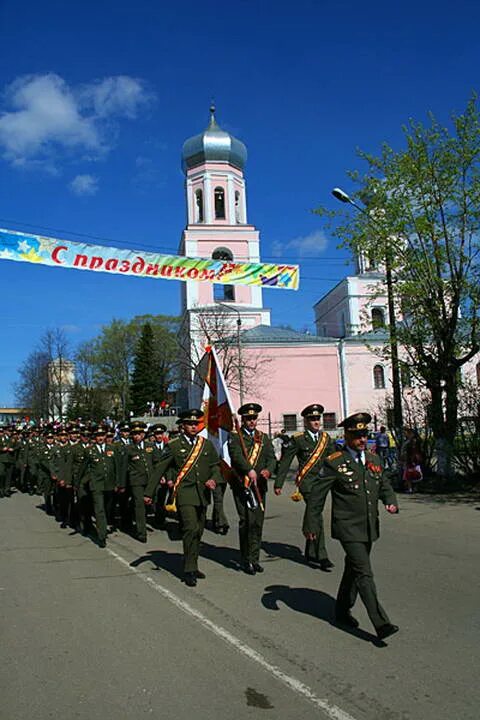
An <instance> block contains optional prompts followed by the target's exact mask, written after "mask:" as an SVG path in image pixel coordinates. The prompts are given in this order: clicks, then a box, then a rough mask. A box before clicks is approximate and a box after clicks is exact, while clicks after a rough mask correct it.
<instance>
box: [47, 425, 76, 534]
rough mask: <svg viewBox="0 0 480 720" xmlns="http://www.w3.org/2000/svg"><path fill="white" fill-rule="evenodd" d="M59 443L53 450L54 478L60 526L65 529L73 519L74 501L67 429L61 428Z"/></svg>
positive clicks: (51, 458)
mask: <svg viewBox="0 0 480 720" xmlns="http://www.w3.org/2000/svg"><path fill="white" fill-rule="evenodd" d="M57 440H58V442H57V444H56V445H55V447H54V449H53V450H52V452H51V456H50V467H51V472H52V479H53V480H55V482H56V489H55V495H56V510H57V513H58V517H57V519H58V520H59V521H60V527H61V528H63V529H65V528H66V527H67V525H68V524H69V523H70V521H71V512H72V502H73V479H72V453H71V446H70V445H69V444H68V435H67V432H66V430H64V429H63V428H60V430H59V431H58V433H57Z"/></svg>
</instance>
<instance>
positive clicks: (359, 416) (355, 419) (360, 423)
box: [338, 412, 372, 436]
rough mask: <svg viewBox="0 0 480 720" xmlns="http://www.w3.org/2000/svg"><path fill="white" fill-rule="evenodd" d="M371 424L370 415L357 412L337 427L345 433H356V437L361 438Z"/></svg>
mask: <svg viewBox="0 0 480 720" xmlns="http://www.w3.org/2000/svg"><path fill="white" fill-rule="evenodd" d="M371 422H372V416H371V415H369V414H368V413H366V412H358V413H354V414H353V415H349V416H348V417H346V418H345V419H344V420H342V422H341V423H339V424H338V427H343V428H345V431H346V432H349V433H357V435H358V436H362V435H364V434H365V431H367V433H368V426H369V424H370V423H371Z"/></svg>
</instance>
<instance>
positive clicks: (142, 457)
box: [118, 422, 154, 543]
mask: <svg viewBox="0 0 480 720" xmlns="http://www.w3.org/2000/svg"><path fill="white" fill-rule="evenodd" d="M146 429H147V426H146V425H145V423H143V422H133V423H132V425H131V426H130V434H131V437H132V442H131V443H130V444H128V445H125V450H124V452H125V470H126V473H125V476H124V478H125V479H124V478H122V477H120V479H119V481H118V482H119V486H121V485H125V486H126V488H127V490H128V492H129V493H130V497H131V499H132V502H133V509H134V514H135V525H136V534H135V537H136V539H137V540H138V541H139V542H142V543H146V542H147V522H146V516H145V504H144V501H143V498H144V495H145V488H146V487H147V485H148V484H149V483H150V482H151V480H152V477H153V451H154V447H153V444H152V443H149V442H146V441H145V431H146Z"/></svg>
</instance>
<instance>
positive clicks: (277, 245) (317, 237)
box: [272, 230, 328, 257]
mask: <svg viewBox="0 0 480 720" xmlns="http://www.w3.org/2000/svg"><path fill="white" fill-rule="evenodd" d="M327 245H328V239H327V237H326V235H325V233H324V232H323V231H322V230H315V231H314V232H312V233H310V234H309V235H301V236H300V237H296V238H294V239H293V240H289V241H288V242H285V243H281V242H279V241H275V242H274V243H273V245H272V254H273V255H274V256H275V257H281V256H282V255H286V254H288V253H289V252H290V254H292V253H294V254H295V255H299V256H300V257H313V256H315V255H318V254H319V253H321V252H323V251H324V250H325V249H326V247H327Z"/></svg>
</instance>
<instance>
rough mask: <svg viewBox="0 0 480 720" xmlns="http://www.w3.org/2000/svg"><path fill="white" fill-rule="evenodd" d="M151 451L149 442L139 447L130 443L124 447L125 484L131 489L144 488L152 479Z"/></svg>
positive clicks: (151, 447) (152, 449) (151, 445)
mask: <svg viewBox="0 0 480 720" xmlns="http://www.w3.org/2000/svg"><path fill="white" fill-rule="evenodd" d="M153 451H154V447H153V444H152V443H151V442H145V441H143V442H142V443H140V445H136V444H135V443H130V444H128V445H125V447H124V453H125V455H124V463H125V471H126V480H127V484H128V485H130V486H131V487H135V486H136V487H139V486H142V487H146V486H147V485H148V483H149V482H150V480H151V479H152V477H153ZM119 485H120V486H121V484H120V483H119Z"/></svg>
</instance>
